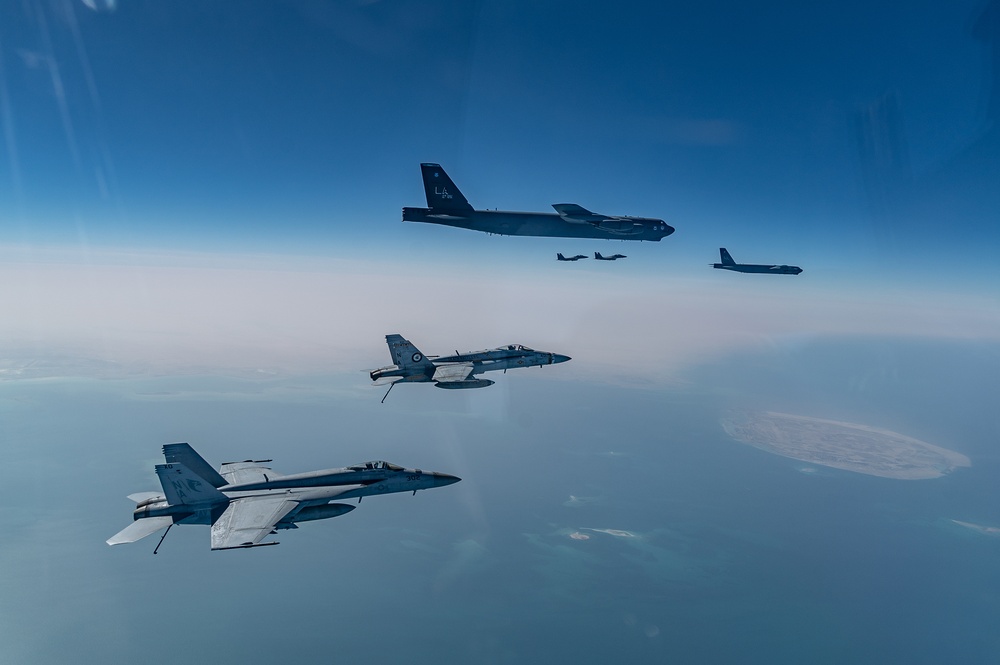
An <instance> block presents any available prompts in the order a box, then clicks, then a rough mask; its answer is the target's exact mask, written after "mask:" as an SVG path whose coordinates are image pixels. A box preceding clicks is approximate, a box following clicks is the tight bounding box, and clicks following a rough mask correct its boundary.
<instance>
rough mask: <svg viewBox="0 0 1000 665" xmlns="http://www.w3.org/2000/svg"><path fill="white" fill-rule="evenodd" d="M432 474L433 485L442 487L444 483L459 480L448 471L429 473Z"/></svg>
mask: <svg viewBox="0 0 1000 665" xmlns="http://www.w3.org/2000/svg"><path fill="white" fill-rule="evenodd" d="M431 475H432V476H434V487H444V486H445V485H452V484H454V483H457V482H458V481H460V480H461V478H459V477H458V476H453V475H451V474H450V473H437V472H436V471H435V472H434V473H433V474H431Z"/></svg>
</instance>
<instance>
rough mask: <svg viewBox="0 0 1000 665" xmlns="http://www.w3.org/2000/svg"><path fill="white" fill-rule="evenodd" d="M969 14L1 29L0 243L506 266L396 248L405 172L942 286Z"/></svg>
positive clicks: (583, 11) (789, 11) (695, 7)
mask: <svg viewBox="0 0 1000 665" xmlns="http://www.w3.org/2000/svg"><path fill="white" fill-rule="evenodd" d="M982 9H983V4H982V3H981V2H979V1H978V0H977V1H974V2H973V1H970V2H958V3H946V4H942V3H935V2H922V3H917V4H914V5H910V6H908V8H907V10H906V11H905V12H901V11H899V10H898V9H897V8H896V6H895V5H893V4H892V3H862V2H849V3H843V2H825V3H809V5H808V6H806V5H800V4H799V3H784V2H762V3H752V4H750V5H748V4H746V3H736V2H729V1H721V0H720V1H716V2H704V3H690V4H686V5H681V4H678V3H665V4H662V5H654V4H649V3H624V4H621V3H619V4H614V5H586V6H581V5H579V4H578V3H560V2H552V3H542V4H541V5H539V4H538V3H527V2H523V3H518V2H504V3H490V2H481V3H467V2H453V3H448V2H439V3H423V2H392V3H390V2H357V3H355V2H340V3H321V2H305V3H263V2H251V3H240V4H239V5H234V4H226V3H211V4H203V3H194V2H191V3H171V4H166V5H164V4H162V3H156V2H140V1H132V0H122V1H121V2H119V3H117V7H116V9H115V11H110V12H94V11H91V10H89V9H88V8H87V7H86V6H85V5H84V4H82V3H80V2H73V1H72V0H62V1H51V2H42V3H24V4H23V5H19V6H17V7H15V8H13V9H12V10H10V11H8V12H7V13H8V17H7V20H5V21H4V24H3V26H2V27H0V48H2V58H3V60H2V79H0V85H2V95H3V96H2V99H0V101H2V108H0V120H2V123H3V130H4V131H3V143H2V145H3V147H4V151H5V153H6V154H5V157H6V158H5V159H4V160H2V162H0V215H2V217H3V219H4V220H5V223H4V225H3V228H2V229H0V241H2V242H5V243H12V244H28V245H47V244H57V245H66V244H74V243H80V244H93V245H97V246H127V247H158V246H160V247H169V248H186V249H204V250H212V251H215V250H221V249H225V250H227V251H233V250H261V249H265V250H271V249H280V250H281V251H286V252H289V253H297V252H309V253H315V252H319V253H331V254H338V253H350V252H352V251H365V252H376V251H379V250H380V248H385V249H386V251H390V252H392V251H396V250H395V249H394V248H397V247H399V246H400V244H402V245H403V246H405V247H414V246H417V247H422V248H424V249H430V248H433V247H440V248H442V249H441V251H445V252H447V251H459V250H461V249H463V248H468V249H470V250H471V251H475V252H496V251H499V250H500V249H501V248H502V249H503V250H508V249H515V250H520V248H521V247H522V246H523V245H522V244H516V243H508V244H502V243H504V242H505V241H504V240H503V239H493V240H492V241H490V242H486V241H485V240H484V238H481V237H476V235H477V234H471V233H463V232H461V231H457V230H453V229H430V228H426V227H420V228H417V229H411V228H404V227H402V226H401V225H400V224H399V221H398V220H399V208H400V207H401V206H403V205H421V204H422V199H423V197H422V191H421V186H420V182H419V171H418V169H417V164H418V163H419V162H420V161H438V162H440V163H442V164H443V165H445V166H446V168H448V170H449V172H450V173H451V174H452V176H453V177H454V178H455V179H456V181H457V182H458V184H459V185H460V186H461V187H462V189H463V191H464V192H465V194H466V195H467V196H468V197H469V198H470V200H471V201H472V202H473V203H474V204H475V205H477V206H479V207H484V208H485V207H499V208H501V209H523V210H544V209H547V208H548V206H549V204H551V203H553V202H556V201H567V200H568V201H576V202H579V203H581V204H583V205H585V206H587V207H589V208H592V209H595V210H600V211H604V212H608V213H612V214H613V213H619V214H639V215H649V216H657V217H662V218H665V219H667V220H668V221H669V222H670V223H671V224H673V225H674V226H675V227H676V228H677V229H678V232H677V234H676V235H675V236H674V238H670V239H667V240H666V241H665V242H664V243H661V244H662V245H671V244H674V245H676V246H677V247H679V248H681V251H674V253H673V254H672V255H671V262H672V263H673V264H675V265H676V264H678V263H679V264H681V265H689V266H691V267H694V266H698V267H701V266H703V264H704V263H706V262H708V261H711V260H713V259H714V253H715V251H716V248H717V247H718V246H719V245H727V246H729V247H730V249H731V250H732V251H734V253H735V254H736V255H737V256H738V257H739V256H746V255H747V254H749V255H750V256H749V257H748V258H747V260H760V261H772V260H774V261H787V262H799V263H804V262H806V261H810V260H811V261H813V264H814V265H815V262H816V261H817V260H820V259H822V258H823V257H824V255H826V256H829V257H832V258H834V260H837V259H839V257H840V256H843V257H844V258H845V261H846V262H849V263H850V264H851V265H854V266H858V267H866V266H871V265H873V264H874V263H875V262H877V261H880V260H886V259H887V260H890V261H892V262H893V266H892V267H893V268H894V269H898V270H901V271H904V272H905V271H906V266H907V264H908V263H910V262H911V259H913V258H919V259H925V258H930V257H937V258H938V259H940V260H944V261H948V262H951V263H952V264H955V263H956V262H963V263H964V262H966V261H968V259H969V258H970V257H969V253H970V252H971V251H973V250H974V249H975V248H978V247H981V246H982V245H983V244H989V243H996V241H997V239H998V235H997V230H996V226H997V225H996V223H995V222H996V218H997V214H996V210H997V198H996V196H997V195H996V194H995V193H992V192H990V191H989V190H990V186H989V183H990V182H995V181H997V178H996V176H997V175H998V174H997V170H998V167H997V161H998V160H997V156H998V153H1000V150H998V141H997V136H996V132H997V129H996V127H993V126H992V125H991V124H990V122H989V118H988V99H989V95H990V94H991V92H990V91H991V87H992V86H993V79H991V77H994V76H996V73H995V72H993V71H992V69H991V60H990V57H991V56H990V54H991V51H990V48H991V46H990V44H989V43H988V42H987V41H985V40H983V39H976V38H974V36H973V32H974V29H973V25H974V24H975V20H976V17H977V16H978V15H979V14H980V13H981V12H982ZM987 32H988V31H987ZM887 94H888V95H890V97H891V98H892V100H893V102H892V104H893V106H894V108H896V109H897V110H898V114H897V116H896V120H895V121H894V125H893V127H891V128H890V129H891V130H892V131H896V132H897V134H898V136H900V137H901V138H900V139H898V140H897V143H899V144H901V146H902V149H901V151H902V154H903V158H900V159H901V161H900V160H897V161H896V162H894V163H893V164H891V165H890V166H889V167H883V171H882V175H883V176H886V177H888V178H889V180H891V181H892V184H891V186H890V189H891V190H892V191H891V192H890V193H889V195H890V196H891V199H892V201H891V205H890V207H889V210H888V212H886V211H885V210H883V209H874V206H873V205H872V198H871V196H870V195H869V194H868V190H866V182H865V179H864V178H865V176H864V173H863V171H864V170H863V164H864V160H865V158H864V156H863V155H862V154H861V149H860V148H859V142H858V139H857V136H858V132H857V129H856V127H855V121H856V120H855V119H856V117H857V116H858V114H859V112H860V111H861V110H862V109H864V108H869V107H870V106H871V105H872V104H873V103H875V102H876V101H877V100H878V99H880V98H882V97H883V96H884V95H887ZM992 94H994V95H995V94H996V92H995V88H994V89H993V93H992ZM897 130H898V131H897ZM886 131H889V130H885V129H884V128H883V133H884V132H886ZM970 146H972V148H971V149H970ZM970 153H971V156H970ZM977 160H978V161H977ZM984 161H985V163H986V165H987V168H986V169H985V173H984V169H983V168H981V165H982V163H983V162H984ZM879 182H881V181H879ZM868 184H870V183H868ZM877 185H878V183H877ZM878 186H881V187H882V189H885V185H884V184H883V185H878ZM682 238H684V239H685V240H682ZM685 242H686V243H687V244H686V245H685V244H684V243H685ZM536 246H537V247H542V246H544V247H545V252H546V254H547V253H548V252H549V249H553V251H555V247H556V245H555V244H554V243H553V242H550V241H540V242H538V243H536ZM609 248H610V246H609ZM656 249H658V250H660V248H656ZM644 251H649V250H644ZM662 251H663V252H664V254H666V253H667V252H671V251H673V250H671V249H667V248H663V249H662ZM800 257H801V258H800ZM963 271H971V272H970V274H975V270H974V269H973V268H969V267H964V268H963Z"/></svg>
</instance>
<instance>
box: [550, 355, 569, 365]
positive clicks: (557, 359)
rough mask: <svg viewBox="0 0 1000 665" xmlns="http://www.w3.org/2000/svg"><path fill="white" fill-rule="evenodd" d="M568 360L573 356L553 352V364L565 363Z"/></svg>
mask: <svg viewBox="0 0 1000 665" xmlns="http://www.w3.org/2000/svg"><path fill="white" fill-rule="evenodd" d="M567 360H572V358H570V357H569V356H564V355H562V354H559V353H554V354H552V364H553V365H554V364H556V363H564V362H566V361H567Z"/></svg>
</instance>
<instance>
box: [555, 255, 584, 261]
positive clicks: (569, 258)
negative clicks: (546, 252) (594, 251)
mask: <svg viewBox="0 0 1000 665" xmlns="http://www.w3.org/2000/svg"><path fill="white" fill-rule="evenodd" d="M585 258H587V257H586V256H584V255H583V254H577V255H576V256H563V255H562V254H556V261H579V260H580V259H585Z"/></svg>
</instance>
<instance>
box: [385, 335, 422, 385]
mask: <svg viewBox="0 0 1000 665" xmlns="http://www.w3.org/2000/svg"><path fill="white" fill-rule="evenodd" d="M385 343H386V344H388V345H389V354H390V355H391V356H392V362H393V364H394V365H396V366H398V367H401V368H407V369H423V370H424V373H426V374H427V376H431V375H433V374H434V363H432V362H431V361H430V360H428V359H427V356H425V355H424V354H422V353H421V352H420V349H418V348H417V347H415V346H413V343H412V342H410V340H408V339H405V338H404V337H403V336H402V335H395V334H393V335H386V336H385Z"/></svg>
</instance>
